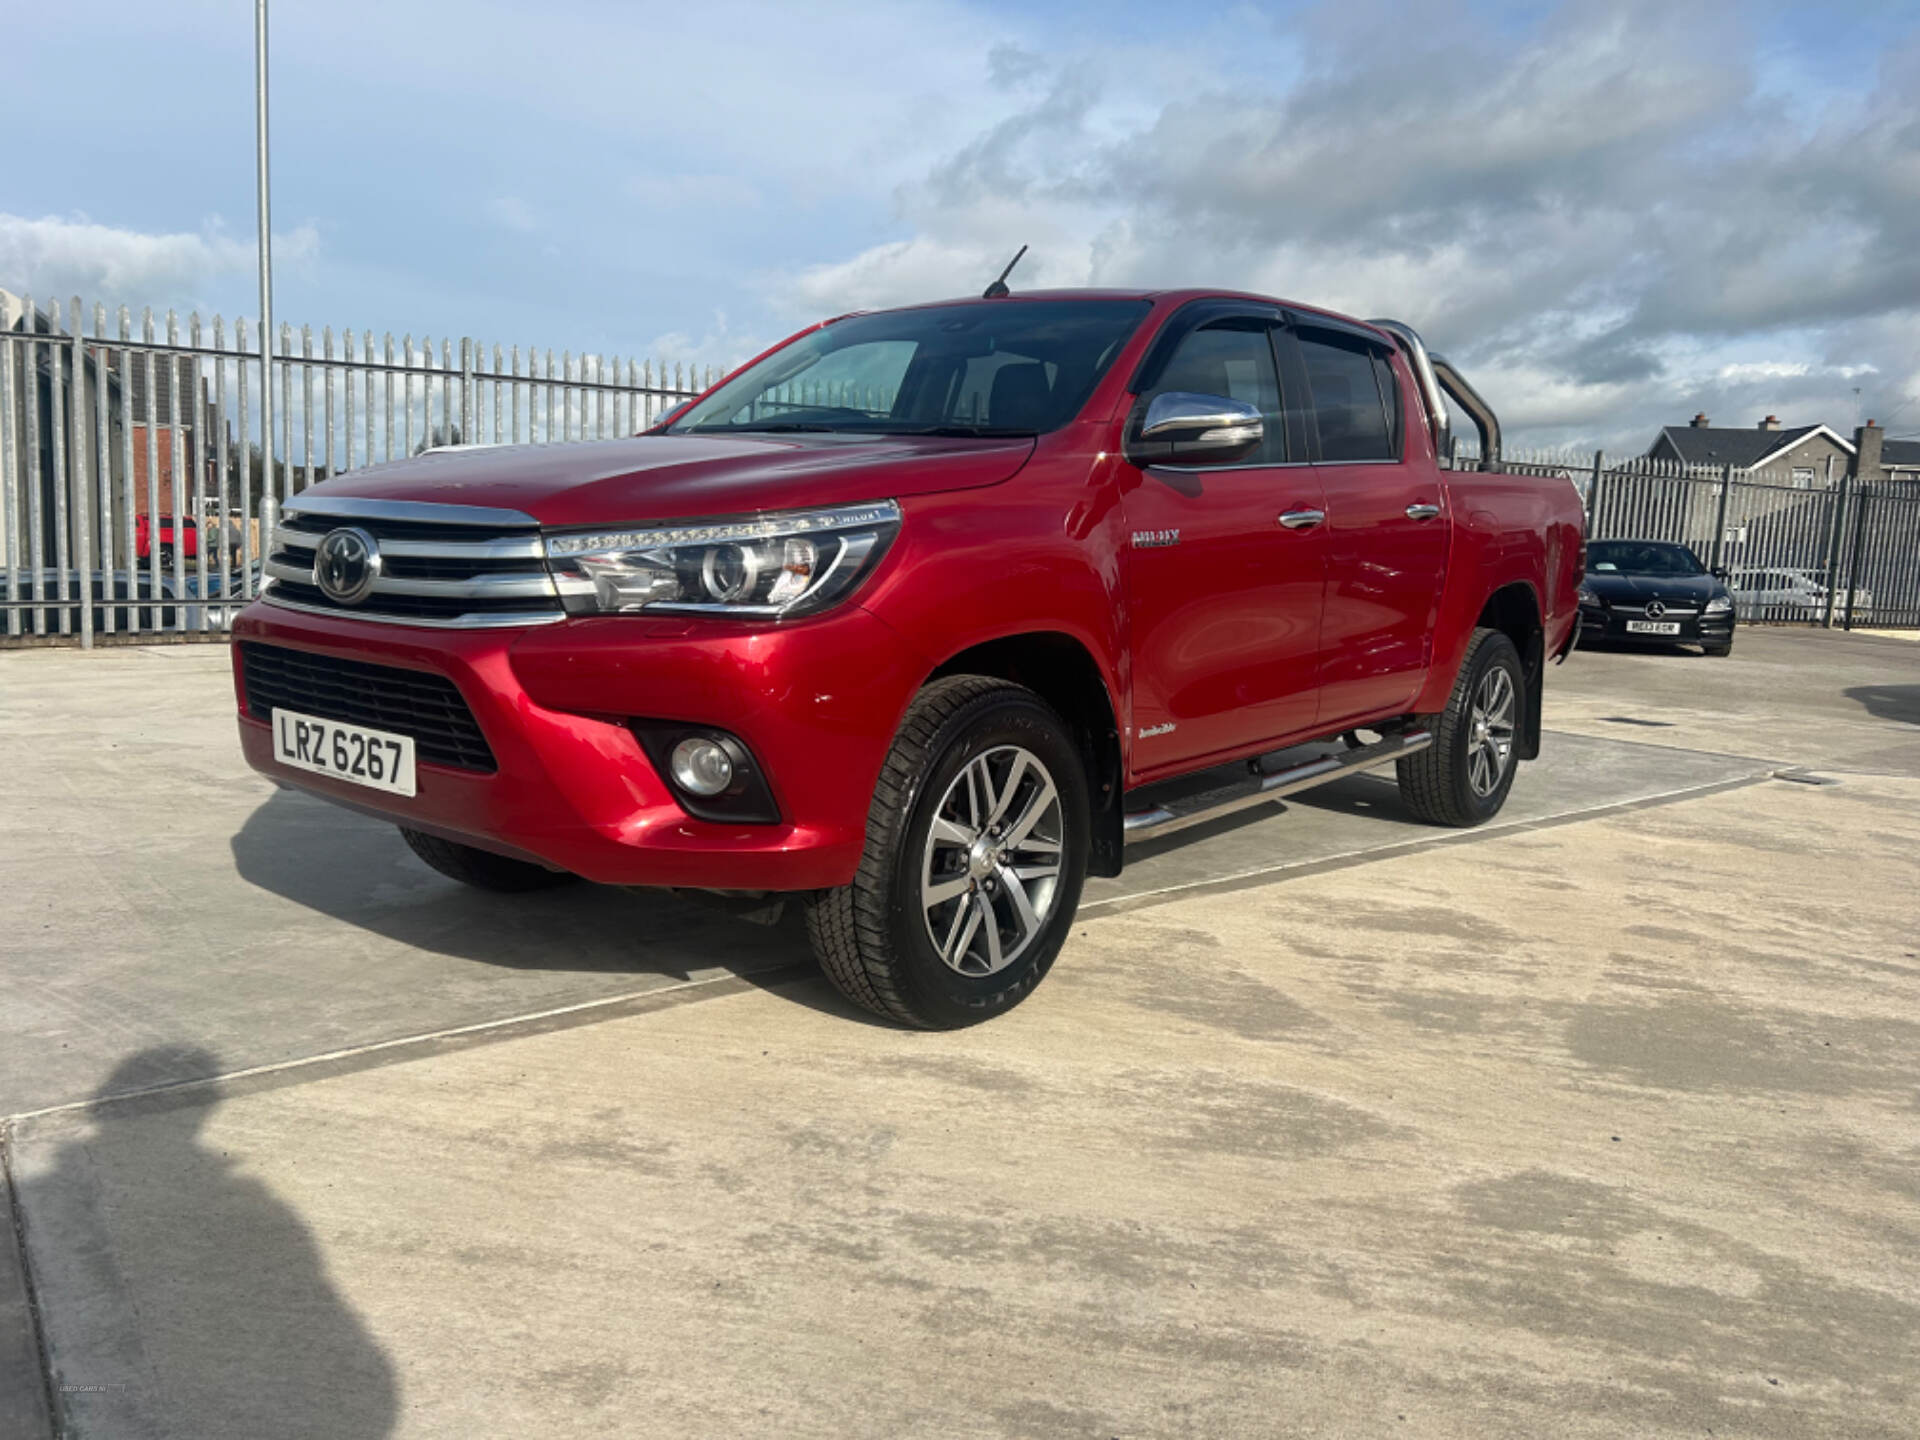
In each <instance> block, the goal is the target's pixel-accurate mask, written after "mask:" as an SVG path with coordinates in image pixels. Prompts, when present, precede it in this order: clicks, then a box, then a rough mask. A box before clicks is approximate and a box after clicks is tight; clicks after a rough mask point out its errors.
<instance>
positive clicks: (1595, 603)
mask: <svg viewBox="0 0 1920 1440" xmlns="http://www.w3.org/2000/svg"><path fill="white" fill-rule="evenodd" d="M1580 603H1581V604H1582V605H1585V606H1588V607H1589V608H1591V609H1595V610H1597V609H1599V608H1600V596H1599V595H1598V594H1597V593H1595V592H1594V591H1593V590H1592V589H1590V588H1589V587H1587V586H1585V585H1582V586H1581V587H1580Z"/></svg>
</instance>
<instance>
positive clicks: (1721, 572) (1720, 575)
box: [1713, 565, 1732, 580]
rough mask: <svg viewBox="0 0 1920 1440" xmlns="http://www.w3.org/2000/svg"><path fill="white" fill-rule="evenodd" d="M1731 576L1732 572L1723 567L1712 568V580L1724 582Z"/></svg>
mask: <svg viewBox="0 0 1920 1440" xmlns="http://www.w3.org/2000/svg"><path fill="white" fill-rule="evenodd" d="M1731 575H1732V572H1731V571H1730V570H1728V569H1727V567H1726V566H1724V565H1716V566H1714V567H1713V578H1714V579H1716V580H1725V579H1728V578H1730V576H1731Z"/></svg>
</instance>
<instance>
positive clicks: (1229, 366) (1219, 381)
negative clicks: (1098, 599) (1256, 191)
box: [1122, 317, 1325, 779]
mask: <svg viewBox="0 0 1920 1440" xmlns="http://www.w3.org/2000/svg"><path fill="white" fill-rule="evenodd" d="M1271 328H1272V327H1271V325H1270V324H1269V323H1268V322H1267V321H1265V320H1261V319H1252V318H1246V317H1240V318H1233V317H1229V318H1227V319H1224V320H1220V321H1215V322H1213V323H1210V324H1207V325H1205V326H1203V327H1201V328H1198V329H1195V330H1193V331H1192V332H1191V333H1189V334H1188V335H1187V336H1186V337H1185V339H1183V340H1182V341H1181V342H1180V344H1179V346H1178V348H1177V349H1176V350H1174V352H1173V354H1172V356H1171V358H1170V360H1169V362H1168V363H1167V365H1166V367H1165V368H1164V370H1163V371H1162V373H1161V374H1160V375H1159V377H1158V378H1156V379H1155V380H1154V381H1153V382H1152V383H1151V386H1150V388H1149V389H1148V390H1147V392H1146V393H1145V394H1143V395H1142V396H1141V400H1140V407H1138V408H1136V412H1135V413H1136V416H1137V415H1138V414H1139V413H1140V409H1143V408H1144V405H1145V404H1146V403H1147V402H1148V401H1150V400H1151V399H1152V397H1153V396H1154V395H1157V394H1161V393H1165V392H1170V391H1187V392H1191V393H1196V394H1202V395H1219V396H1225V397H1227V398H1229V399H1234V400H1241V401H1244V402H1246V403H1247V404H1250V405H1254V406H1256V407H1257V408H1258V409H1259V410H1260V412H1261V414H1262V417H1263V419H1264V420H1265V422H1266V430H1267V433H1266V439H1265V440H1264V441H1263V444H1262V448H1261V449H1260V450H1259V451H1256V452H1255V453H1254V454H1253V455H1252V456H1250V457H1248V458H1247V459H1246V460H1243V461H1242V462H1240V463H1237V464H1233V465H1212V466H1204V465H1194V466H1171V465H1169V466H1161V465H1157V464H1156V465H1150V466H1147V467H1145V468H1143V469H1134V468H1132V467H1129V469H1130V470H1131V473H1130V474H1126V475H1125V476H1123V479H1122V486H1123V489H1124V491H1125V500H1124V502H1123V503H1124V505H1125V511H1126V522H1127V530H1128V532H1129V546H1128V551H1127V556H1126V576H1127V595H1128V605H1129V618H1130V624H1131V632H1132V648H1133V693H1134V710H1133V716H1134V721H1133V723H1134V735H1133V746H1132V756H1133V763H1132V768H1133V772H1134V777H1135V778H1136V779H1143V778H1151V777H1152V776H1154V775H1157V774H1162V773H1166V772H1168V771H1171V770H1176V769H1181V768H1191V767H1192V765H1193V764H1194V763H1195V762H1196V761H1204V760H1205V759H1207V758H1209V757H1215V756H1217V757H1219V758H1222V759H1225V758H1228V756H1229V755H1230V754H1232V753H1233V752H1242V753H1244V752H1246V751H1248V750H1250V749H1255V748H1259V747H1262V746H1264V745H1266V744H1269V743H1271V742H1273V741H1276V740H1278V739H1280V738H1282V737H1289V736H1294V735H1298V734H1299V733H1301V732H1303V731H1306V730H1309V729H1311V728H1312V726H1313V723H1314V715H1315V709H1316V706H1315V683H1316V675H1315V666H1316V659H1317V652H1318V648H1319V631H1320V605H1321V587H1322V585H1323V583H1324V579H1325V576H1324V571H1323V562H1322V548H1323V542H1322V537H1321V531H1320V526H1319V525H1318V523H1317V521H1313V520H1311V519H1310V518H1307V519H1306V523H1302V521H1303V518H1306V517H1311V516H1312V515H1313V514H1314V513H1315V512H1322V511H1324V509H1325V506H1324V504H1323V503H1322V497H1321V490H1320V480H1319V476H1318V473H1317V472H1316V471H1315V470H1314V468H1313V467H1312V466H1309V465H1305V464H1294V463H1289V461H1290V457H1289V454H1288V451H1287V437H1286V430H1285V425H1284V421H1283V418H1282V408H1283V407H1282V405H1281V403H1280V387H1279V378H1278V371H1277V367H1276V365H1275V361H1274V353H1273V347H1272V333H1271ZM1136 423H1137V422H1136ZM1283 513H1285V514H1287V515H1289V516H1290V517H1291V519H1290V523H1291V525H1292V526H1293V527H1295V528H1289V527H1288V525H1284V524H1282V523H1281V519H1280V517H1281V515H1282V514H1283Z"/></svg>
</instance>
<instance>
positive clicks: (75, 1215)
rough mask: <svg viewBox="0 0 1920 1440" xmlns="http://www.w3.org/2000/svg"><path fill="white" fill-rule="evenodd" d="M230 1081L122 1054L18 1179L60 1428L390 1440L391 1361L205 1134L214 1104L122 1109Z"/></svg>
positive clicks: (155, 1055) (284, 1217) (393, 1417)
mask: <svg viewBox="0 0 1920 1440" xmlns="http://www.w3.org/2000/svg"><path fill="white" fill-rule="evenodd" d="M222 1068H223V1067H222V1065H221V1062H220V1061H219V1059H218V1057H216V1056H214V1055H212V1054H211V1053H209V1052H207V1051H204V1050H198V1049H190V1048H188V1047H184V1046H160V1047H154V1048H150V1049H147V1050H142V1051H139V1052H137V1053H135V1054H133V1055H131V1056H129V1057H128V1058H127V1059H126V1060H124V1061H123V1062H121V1064H120V1065H118V1066H117V1067H115V1069H114V1071H113V1073H112V1074H111V1075H110V1076H109V1077H108V1078H107V1079H106V1081H105V1082H104V1083H102V1084H101V1085H100V1086H99V1087H98V1089H97V1090H96V1092H95V1096H94V1108H93V1110H92V1111H91V1113H90V1114H89V1115H88V1116H87V1117H86V1123H85V1125H84V1127H80V1126H77V1127H76V1128H75V1130H74V1132H73V1134H72V1136H71V1138H68V1139H66V1140H65V1142H64V1143H62V1144H60V1145H59V1147H58V1148H57V1149H56V1150H55V1151H54V1152H53V1154H52V1155H51V1156H50V1157H49V1158H48V1163H46V1164H44V1165H36V1166H35V1167H34V1169H33V1172H32V1174H31V1176H30V1178H28V1179H26V1180H24V1181H23V1182H22V1183H21V1187H20V1191H19V1197H18V1202H19V1206H20V1213H21V1214H22V1215H23V1216H24V1217H25V1220H26V1223H25V1233H26V1239H27V1243H28V1246H29V1253H30V1254H31V1255H32V1256H33V1257H34V1265H35V1269H36V1271H37V1272H38V1283H39V1286H40V1292H41V1297H42V1303H43V1306H44V1307H45V1314H46V1317H47V1325H48V1332H49V1333H48V1338H49V1340H50V1342H51V1355H52V1364H53V1369H54V1378H55V1386H54V1388H55V1394H54V1397H53V1398H54V1402H55V1405H56V1408H57V1413H58V1415H59V1417H60V1419H59V1432H60V1433H61V1434H63V1435H150V1434H168V1435H194V1436H199V1437H206V1440H217V1437H218V1440H224V1437H234V1440H239V1437H250V1440H251V1437H260V1436H269V1435H270V1436H274V1437H278V1440H376V1437H380V1436H385V1435H389V1434H391V1433H392V1431H393V1428H394V1426H395V1424H396V1422H397V1419H398V1415H399V1386H398V1382H397V1379H396V1375H395V1370H394V1366H393V1363H392V1361H391V1360H390V1359H389V1358H388V1356H387V1355H386V1353H385V1351H384V1350H383V1349H382V1348H381V1346H380V1343H379V1342H378V1341H377V1340H376V1339H375V1338H374V1337H373V1335H372V1333H371V1332H370V1331H369V1330H368V1328H367V1326H366V1324H365V1323H364V1322H363V1321H362V1320H361V1319H360V1317H359V1315H357V1314H356V1313H355V1311H354V1309H353V1307H352V1305H351V1304H350V1303H349V1302H348V1301H347V1300H346V1299H345V1297H343V1296H342V1295H341V1294H340V1292H339V1290H338V1289H337V1288H336V1287H335V1285H334V1283H333V1280H332V1278H331V1277H330V1276H329V1274H328V1270H327V1263H326V1259H325V1256H324V1255H323V1253H322V1251H321V1249H320V1247H319V1245H318V1244H317V1243H316V1242H315V1239H314V1236H313V1234H312V1232H311V1231H310V1230H309V1228H308V1227H307V1225H306V1224H305V1223H304V1222H303V1221H302V1220H301V1218H300V1216H299V1215H298V1214H297V1213H295V1212H294V1211H293V1210H292V1209H291V1208H289V1206H288V1205H287V1204H286V1202H285V1201H284V1200H282V1199H281V1198H280V1197H279V1196H278V1195H276V1194H275V1193H274V1192H273V1191H272V1190H271V1189H269V1188H268V1187H267V1186H266V1185H265V1184H263V1183H262V1182H261V1181H260V1180H258V1179H255V1178H253V1177H252V1176H250V1175H248V1174H246V1173H245V1171H244V1165H245V1157H244V1154H233V1153H229V1152H228V1151H227V1150H225V1149H222V1148H220V1147H219V1146H218V1145H217V1144H213V1143H209V1142H208V1141H206V1140H204V1139H203V1138H202V1134H201V1132H202V1129H203V1127H204V1126H205V1124H206V1122H207V1120H208V1118H209V1116H211V1115H212V1113H213V1111H214V1109H215V1107H216V1106H217V1104H218V1102H219V1098H220V1097H219V1093H218V1092H217V1091H216V1090H214V1089H212V1088H211V1087H204V1086H194V1087H192V1088H190V1089H187V1090H184V1091H172V1092H161V1093H159V1094H153V1095H147V1096H138V1097H135V1098H131V1099H118V1100H116V1099H114V1098H112V1097H115V1096H123V1095H126V1094H127V1093H128V1092H130V1091H138V1090H139V1089H141V1088H142V1087H143V1086H151V1085H154V1084H156V1083H165V1082H169V1081H176V1080H179V1079H181V1078H182V1077H191V1076H213V1075H217V1074H219V1073H220V1071H221V1070H222Z"/></svg>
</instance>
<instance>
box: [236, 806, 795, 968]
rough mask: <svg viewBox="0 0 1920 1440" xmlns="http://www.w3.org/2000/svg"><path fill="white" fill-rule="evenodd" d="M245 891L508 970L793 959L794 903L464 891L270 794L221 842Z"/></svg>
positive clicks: (376, 841) (600, 892)
mask: <svg viewBox="0 0 1920 1440" xmlns="http://www.w3.org/2000/svg"><path fill="white" fill-rule="evenodd" d="M231 844H232V849H233V861H234V865H235V868H236V869H237V870H238V871H239V874H240V877H241V878H242V879H243V880H245V881H246V882H247V883H248V884H250V885H255V886H258V887H259V888H260V889H262V890H266V891H269V892H271V893H272V894H275V895H278V896H281V897H282V898H284V899H287V900H291V901H293V902H295V903H296V904H299V905H303V906H305V907H306V908H308V909H310V910H314V911H317V912H318V913H320V914H323V915H327V916H330V917H332V918H333V919H335V920H338V921H341V922H343V923H344V924H348V925H353V926H356V927H358V928H360V929H363V930H367V931H369V932H371V933H373V934H376V935H380V936H384V937H385V938H387V939H389V940H393V941H396V942H398V943H399V944H402V945H407V946H411V947H414V948H418V949H422V950H427V951H431V952H434V953H436V954H440V955H447V956H451V957H454V958H456V959H461V960H472V961H477V962H479V963H481V964H484V965H499V966H507V967H511V968H514V969H528V970H556V971H562V970H563V971H575V972H588V973H623V972H624V973H631V974H635V975H643V974H645V975H665V976H670V977H673V978H675V979H679V980H685V979H688V978H689V977H690V976H691V975H692V974H693V973H694V972H696V971H704V970H712V969H715V968H723V969H728V970H734V971H737V972H744V971H747V970H764V969H768V968H770V967H775V966H786V965H796V964H802V963H805V962H807V960H808V958H809V951H808V947H807V939H806V931H805V927H804V922H803V920H802V917H801V915H800V909H799V906H798V905H797V904H794V903H789V904H788V905H787V906H786V907H785V913H784V914H783V915H782V916H781V918H780V920H779V922H778V923H777V924H775V925H772V926H768V925H760V924H752V923H749V922H747V921H745V920H742V919H740V918H738V917H736V916H733V915H729V914H726V913H723V912H721V911H718V910H715V909H713V908H712V907H710V906H708V905H705V904H702V903H700V902H699V901H697V900H694V899H689V898H685V897H681V896H677V895H674V894H672V893H671V892H668V891H664V890H662V891H644V890H626V889H621V888H619V887H617V886H610V885H591V884H587V883H586V882H584V881H582V882H578V883H575V884H571V885H562V886H560V887H558V888H556V889H553V890H544V891H535V892H533V893H530V894H518V895H503V894H493V893H489V892H487V891H483V890H475V889H471V888H469V887H467V886H465V885H461V884H459V883H458V882H456V881H453V880H449V879H447V878H445V877H444V876H442V875H439V874H437V873H435V872H434V871H432V870H430V869H428V868H427V866H426V865H425V864H424V863H422V862H421V861H420V860H419V859H418V858H417V857H416V856H415V855H414V854H413V852H412V851H411V850H409V849H408V848H407V845H406V842H405V841H404V840H402V839H401V838H400V832H399V831H398V830H396V829H395V828H394V827H393V826H391V825H388V824H384V823H382V822H380V821H377V820H373V819H370V818H368V817H365V816H361V815H356V814H354V813H353V812H352V811H349V810H342V809H340V808H338V807H336V806H332V805H328V804H326V803H325V802H324V801H320V800H315V799H312V798H311V797H308V796H304V795H300V794H298V793H297V792H294V791H289V790H276V791H275V792H274V793H273V794H272V795H271V796H269V797H268V798H267V800H266V801H265V802H264V803H262V804H261V805H260V806H259V808H257V809H256V810H254V812H253V813H252V814H251V815H249V816H248V817H247V820H246V823H245V824H244V825H242V826H241V828H240V830H239V832H238V833H237V834H236V835H235V836H234V837H233V840H232V842H231Z"/></svg>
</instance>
